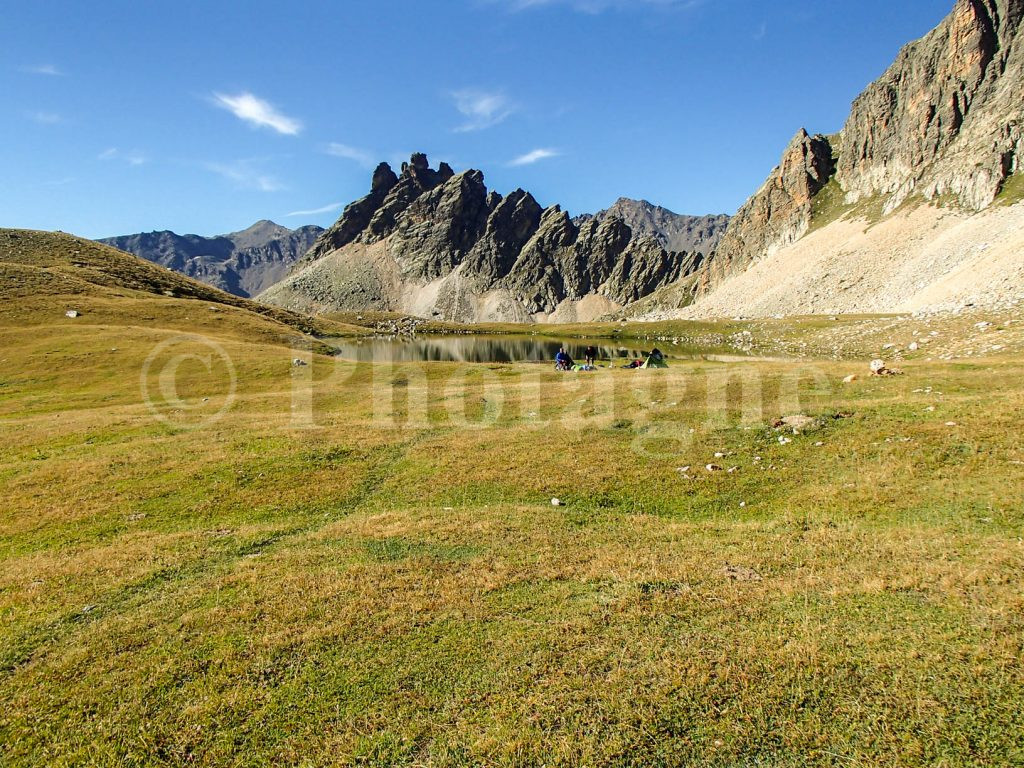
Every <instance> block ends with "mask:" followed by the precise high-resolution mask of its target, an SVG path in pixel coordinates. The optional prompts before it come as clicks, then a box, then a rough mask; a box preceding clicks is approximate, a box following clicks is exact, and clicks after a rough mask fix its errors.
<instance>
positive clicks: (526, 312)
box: [259, 154, 706, 322]
mask: <svg viewBox="0 0 1024 768" xmlns="http://www.w3.org/2000/svg"><path fill="white" fill-rule="evenodd" d="M622 207H623V208H625V207H626V206H625V205H623V206H622ZM662 210H663V209H662ZM630 215H631V216H633V220H634V222H636V224H637V230H636V231H634V229H632V228H631V227H630V225H629V224H628V223H627V222H626V221H624V220H623V218H621V217H620V216H619V215H617V214H616V213H615V212H613V211H607V212H603V213H602V214H600V215H599V216H597V217H586V218H585V220H576V221H574V220H573V219H571V218H570V217H569V215H568V214H567V213H566V212H565V211H563V210H562V208H561V207H560V206H557V205H553V206H551V207H549V208H546V209H545V208H542V207H541V206H540V204H539V203H538V202H537V201H536V200H535V199H534V198H533V196H532V195H531V194H530V193H529V192H524V191H523V190H521V189H517V190H515V191H513V192H511V193H510V194H509V195H507V196H506V197H502V196H501V195H500V194H498V193H497V192H494V191H488V189H487V187H486V186H485V185H484V175H483V173H481V172H480V171H477V170H469V171H465V172H463V173H459V174H456V173H455V172H454V171H453V170H452V169H451V168H450V167H449V166H448V165H447V164H445V163H441V165H440V166H439V167H438V169H437V170H434V169H432V168H430V165H429V163H428V162H427V158H426V156H425V155H422V154H415V155H413V156H412V159H411V161H410V162H408V163H403V165H402V173H401V175H400V176H399V175H396V174H395V173H394V171H392V169H391V168H390V166H388V165H387V164H386V163H381V165H380V166H378V167H377V170H376V172H375V173H374V174H373V182H372V184H371V189H370V194H369V195H367V196H366V197H364V198H362V199H361V200H358V201H356V202H354V203H352V204H351V205H349V206H348V207H347V208H346V209H345V211H344V213H343V214H342V216H341V218H340V219H339V220H338V221H337V223H335V224H334V225H333V226H332V227H331V228H330V229H328V230H327V231H325V232H324V233H323V234H322V235H321V236H320V237H319V238H318V239H317V242H316V244H315V245H314V246H313V248H312V249H311V250H310V252H309V253H308V254H307V256H306V258H305V259H303V260H302V261H301V262H300V263H299V264H298V265H296V267H295V269H293V271H292V274H291V275H289V276H288V278H287V279H285V280H283V281H282V282H281V283H279V284H277V285H275V286H273V287H272V288H270V289H269V290H268V291H266V292H264V293H263V294H261V295H260V296H259V298H260V300H262V301H266V302H269V303H273V304H277V305H279V306H282V307H287V308H291V309H297V310H301V311H303V312H312V313H317V312H330V311H335V310H389V311H398V312H407V313H410V314H416V315H420V316H427V317H430V316H433V317H439V318H442V319H445V320H454V321H462V322H478V321H510V322H526V321H531V320H537V321H549V322H561V321H586V320H592V319H594V318H596V317H598V316H601V315H604V314H606V313H608V312H611V311H615V310H617V309H619V308H620V307H622V306H625V305H627V304H629V303H631V302H634V301H636V300H637V299H639V298H641V297H643V296H647V295H648V294H650V293H651V292H652V291H654V290H656V289H657V288H659V287H660V286H662V285H665V284H666V283H670V282H672V281H674V280H677V279H679V278H680V277H683V276H685V275H688V274H690V273H692V272H693V271H694V270H695V269H696V268H697V267H698V266H699V265H700V263H701V261H702V260H703V258H704V256H703V254H702V253H700V252H693V251H673V250H669V249H667V248H666V247H665V246H664V245H663V244H662V242H660V240H659V238H661V237H664V238H666V241H668V240H670V239H671V240H674V241H676V242H678V241H680V240H681V239H682V238H683V237H684V234H683V233H684V231H685V230H686V226H687V225H686V224H685V223H683V222H680V221H676V220H675V219H672V218H671V217H672V216H674V214H671V213H670V212H668V211H665V212H664V215H662V214H659V213H658V211H657V210H656V209H654V207H653V206H651V212H650V214H649V215H648V214H647V213H646V212H645V211H644V210H643V209H642V208H640V209H637V210H636V211H630ZM662 219H663V220H664V221H665V222H666V223H667V224H668V225H669V226H668V228H667V229H666V231H665V232H661V231H659V230H658V229H657V227H656V226H655V223H654V222H656V221H658V220H662ZM641 228H642V229H643V231H641ZM697 229H698V228H697V227H692V230H693V231H692V232H691V238H692V239H694V240H701V242H705V240H706V238H704V239H701V237H698V236H697V235H696V230H697Z"/></svg>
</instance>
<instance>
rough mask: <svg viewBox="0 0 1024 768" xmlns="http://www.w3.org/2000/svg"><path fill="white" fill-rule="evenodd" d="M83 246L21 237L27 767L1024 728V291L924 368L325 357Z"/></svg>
mask: <svg viewBox="0 0 1024 768" xmlns="http://www.w3.org/2000/svg"><path fill="white" fill-rule="evenodd" d="M76 242H77V241H76ZM101 254H102V255H104V256H106V255H109V254H108V252H107V250H106V249H105V250H104V251H103V252H101ZM70 256H77V254H69V258H67V259H66V260H64V261H62V260H60V259H57V260H56V262H55V263H53V264H50V265H47V264H44V263H41V262H39V263H31V260H29V259H27V258H23V259H22V261H21V262H17V261H15V260H14V259H7V258H5V259H4V263H3V269H4V270H5V271H4V283H3V285H4V286H5V288H4V290H5V291H11V288H10V286H11V285H12V283H11V282H9V281H8V279H9V278H10V277H12V276H14V277H16V278H17V280H18V281H19V282H18V286H20V287H18V288H17V289H16V290H17V291H19V293H17V295H16V296H15V294H14V293H13V292H9V293H6V294H5V295H4V301H3V302H2V304H0V307H2V308H0V425H2V426H0V428H2V430H3V435H4V440H3V441H2V443H0V482H2V484H3V488H4V504H3V505H2V506H0V700H2V701H3V702H4V706H3V707H2V708H0V743H2V744H3V745H4V757H3V763H4V765H5V766H7V765H10V766H30V765H31V766H34V765H42V764H46V765H57V766H59V765H68V766H70V765H138V766H142V765H146V766H150V765H167V766H172V765H174V766H177V765H183V764H186V765H208V766H213V765H218V766H219V765H247V766H248V765H254V766H259V765H266V766H271V765H274V766H279V765H309V766H327V765H375V766H390V765H405V766H422V765H431V766H469V765H504V766H526V765H540V764H547V765H594V766H598V765H609V766H611V765H614V766H628V765H635V766H640V765H645V766H646V765H666V766H667V765H679V766H683V765H685V766H695V765H696V766H701V765H707V766H734V765H771V766H804V765H824V766H841V765H844V766H845V765H861V766H864V765H877V766H893V765H947V766H960V765H1010V764H1015V763H1020V762H1021V761H1022V760H1024V737H1022V734H1024V714H1022V713H1024V668H1022V666H1021V664H1020V659H1021V655H1022V652H1024V597H1022V595H1024V589H1022V587H1024V577H1022V574H1024V549H1022V545H1021V540H1022V538H1024V507H1022V504H1021V500H1020V489H1021V488H1022V487H1024V449H1022V446H1021V443H1020V439H1019V435H1020V434H1021V428H1022V425H1024V353H1022V352H1021V348H1020V346H1019V343H1018V337H1017V336H1015V335H1014V334H1016V330H1015V329H1017V328H1018V327H1019V324H1020V322H1021V321H1020V318H1002V319H1000V318H992V319H991V322H993V324H992V325H991V326H988V327H987V328H986V329H978V330H977V333H978V334H982V333H985V334H988V336H986V339H987V344H985V345H982V344H981V342H970V343H972V344H975V346H974V347H973V348H972V349H977V350H978V353H977V354H976V355H973V356H974V357H976V358H978V359H972V360H967V359H964V357H963V356H962V355H958V359H956V360H951V361H946V360H940V359H937V357H938V356H937V355H932V354H927V353H925V352H924V351H922V352H920V353H908V354H907V360H906V362H905V363H903V364H902V365H903V367H904V369H905V375H903V376H897V377H891V378H868V377H865V376H863V374H864V373H865V371H866V364H865V360H863V359H861V360H856V361H854V360H838V361H837V360H815V359H813V358H811V359H806V360H804V361H802V362H746V363H740V364H734V365H728V366H726V365H718V364H714V363H708V362H694V363H692V364H679V365H675V366H673V367H672V368H671V369H669V370H667V371H650V372H648V371H643V372H631V371H622V370H602V371H599V372H597V373H595V374H593V375H590V376H589V377H582V378H581V377H576V376H565V375H558V374H555V373H554V372H552V371H549V370H548V369H547V368H546V367H543V366H533V365H527V364H518V365H517V364H514V365H459V364H449V363H431V364H425V365H414V364H400V365H395V366H386V365H368V364H361V365H355V364H348V363H339V362H336V361H334V360H331V359H328V358H326V357H323V356H319V355H310V356H308V357H307V359H308V360H309V361H310V365H308V366H301V367H295V366H293V365H292V358H293V357H294V356H295V355H296V353H295V352H294V347H295V340H296V339H298V338H300V334H298V333H297V332H296V331H295V329H294V328H293V326H291V325H288V324H287V323H284V322H279V321H278V320H277V319H276V318H275V317H274V316H272V315H262V314H260V315H256V314H254V313H253V312H250V311H249V310H248V309H247V308H246V307H245V304H244V303H242V304H227V303H224V302H214V301H213V300H212V299H208V298H205V297H204V298H203V299H202V301H197V300H196V298H170V297H167V296H163V295H162V293H160V291H162V290H163V287H162V286H163V285H164V283H158V284H156V287H157V288H158V291H157V292H156V293H154V292H153V291H151V290H149V289H147V288H146V287H145V286H143V287H126V286H125V285H124V284H121V283H118V282H117V281H116V280H112V279H111V283H110V284H105V283H104V281H105V280H108V278H109V274H110V273H109V272H108V271H107V270H106V269H105V268H101V269H98V270H97V271H98V272H99V273H100V276H98V277H96V278H95V279H85V277H83V270H89V269H92V268H91V267H76V266H68V265H67V264H68V262H70V261H71V259H70ZM92 258H98V257H92ZM110 258H115V257H110ZM116 258H119V257H116ZM81 263H83V264H92V263H94V262H90V261H86V260H85V259H83V260H82V261H81ZM19 270H20V271H19ZM89 274H91V273H89ZM134 274H135V273H134V272H133V275H134ZM158 274H159V275H160V277H161V278H162V277H163V274H162V273H158ZM137 279H138V278H137V277H129V278H124V280H125V281H126V282H127V281H129V280H137ZM149 279H150V278H146V280H149ZM153 279H155V277H154V278H153ZM167 279H169V280H173V279H175V278H174V276H173V275H169V276H168V277H167ZM33 281H34V282H33ZM32 286H35V287H34V288H32ZM55 286H56V287H55ZM170 290H176V289H175V288H171V289H170ZM210 305H215V306H216V307H217V308H216V310H210V309H209V308H208V307H209V306H210ZM76 307H77V308H80V309H81V311H82V312H83V314H82V316H81V317H79V318H75V319H74V320H72V319H70V318H65V317H64V314H63V313H64V311H65V309H66V308H76ZM351 320H352V321H356V318H351ZM911 322H916V323H918V324H919V326H920V327H919V328H915V330H916V331H918V332H920V331H922V330H924V329H925V325H924V323H925V321H924V320H912V319H906V318H895V319H884V320H880V319H877V318H860V319H856V320H851V321H850V322H849V324H844V323H838V324H837V322H835V321H830V320H828V319H827V318H806V319H804V320H801V321H798V322H793V323H788V324H787V323H784V322H782V321H779V322H777V323H768V324H765V325H764V329H763V330H759V327H758V326H757V325H748V326H744V325H742V324H735V325H733V324H729V326H728V327H729V333H728V334H727V336H728V335H731V334H736V333H738V334H742V332H743V330H750V329H753V330H751V333H763V334H764V335H765V337H766V338H767V337H769V336H770V337H771V338H782V339H785V340H786V343H787V344H790V345H792V347H793V348H794V349H801V348H802V349H804V350H807V349H813V348H814V347H813V344H815V343H817V342H814V341H813V340H814V339H821V338H826V337H823V336H821V335H820V334H833V335H832V336H827V338H830V339H833V340H832V341H830V342H829V343H830V344H834V345H835V346H836V348H840V347H842V345H843V344H844V343H845V344H851V345H856V344H860V343H867V344H871V345H874V344H876V343H877V341H878V340H881V339H885V338H891V337H893V336H894V335H895V336H896V337H897V338H896V339H895V340H896V341H897V342H898V343H899V344H900V345H901V346H904V347H905V346H906V344H907V340H908V339H910V338H911V331H910V326H909V325H904V324H905V323H911ZM929 322H932V321H929ZM945 322H948V323H950V325H949V326H948V331H949V333H950V334H952V333H953V331H954V329H965V328H966V326H968V321H967V320H966V319H950V320H935V321H934V323H935V324H936V325H934V326H932V327H933V328H934V327H943V328H945V327H946V326H941V323H945ZM986 322H989V321H986ZM858 323H859V325H858ZM970 326H971V327H973V322H972V323H970ZM348 327H352V326H348ZM673 328H674V329H675V330H676V332H683V331H684V330H686V329H685V328H684V327H683V326H679V325H677V326H665V327H663V328H662V329H661V330H662V331H663V332H669V331H671V330H672V329H673ZM837 329H838V330H837ZM613 330H615V329H614V328H609V329H608V332H609V333H611V332H612V331H613ZM621 332H624V333H630V334H634V335H641V334H642V332H643V327H642V326H627V327H626V330H624V331H621ZM944 332H945V331H944ZM836 334H838V335H836ZM872 334H875V335H874V336H872ZM900 334H905V336H906V338H903V336H900ZM183 335H184V338H182V337H183ZM289 335H290V337H291V339H290V340H284V341H283V340H282V339H283V338H284V337H289ZM646 335H650V334H646ZM864 336H866V337H867V338H868V339H869V341H868V342H861V341H859V339H860V338H861V337H864ZM913 338H917V337H916V336H915V337H913ZM934 338H937V339H941V338H942V337H941V336H937V337H934ZM168 339H174V340H176V342H177V344H179V346H176V347H174V348H173V350H172V352H175V354H177V355H178V357H173V356H172V355H170V354H169V353H167V351H166V350H165V351H160V350H159V349H158V348H159V347H160V345H161V344H162V342H164V341H166V340H168ZM844 339H845V341H844ZM996 339H999V340H1000V341H999V343H996V344H993V343H992V342H993V341H995V340H996ZM808 340H812V341H811V342H808ZM808 343H811V345H812V346H811V347H808V346H806V345H807V344H808ZM932 343H933V344H940V343H943V342H940V341H935V342H932ZM949 343H950V344H951V345H953V346H951V347H949V348H950V349H952V348H954V347H955V344H953V341H950V342H949ZM956 343H960V342H956ZM964 343H967V342H964ZM801 344H804V345H805V346H804V347H801V346H800V345H801ZM926 346H927V345H926ZM995 346H998V347H1000V349H998V350H994V349H993V347H995ZM221 352H223V356H222V355H221ZM303 354H304V353H303ZM928 356H931V357H933V359H931V360H929V359H927V357H928ZM179 358H180V359H179ZM147 361H149V363H148V364H147ZM851 373H858V374H860V375H861V378H859V379H858V380H856V381H854V382H852V383H850V384H843V383H842V379H843V377H845V376H847V375H848V374H851ZM232 381H233V382H234V387H233V390H232ZM797 413H802V414H806V415H809V416H810V417H813V422H811V423H810V424H808V425H807V426H806V427H803V428H801V429H800V430H798V431H799V434H794V433H793V430H792V428H788V427H787V428H784V429H783V428H778V429H777V428H775V427H774V426H773V425H774V424H775V422H776V419H777V418H778V417H780V416H785V415H793V414H797ZM787 441H789V442H787ZM716 454H724V455H723V456H716ZM710 463H714V464H717V465H719V466H721V467H722V470H721V471H707V470H706V469H705V468H704V467H705V465H707V464H710ZM684 467H689V469H687V470H686V471H680V470H681V469H682V468H684ZM733 467H735V469H734V470H733V471H731V472H730V471H728V470H729V469H730V468H733ZM552 497H557V498H559V499H560V500H561V501H562V502H563V504H562V505H561V506H552V504H551V499H552Z"/></svg>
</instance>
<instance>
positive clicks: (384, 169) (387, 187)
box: [370, 163, 398, 196]
mask: <svg viewBox="0 0 1024 768" xmlns="http://www.w3.org/2000/svg"><path fill="white" fill-rule="evenodd" d="M397 183H398V176H396V175H395V172H394V171H393V170H391V166H390V165H388V164H387V163H381V164H380V165H378V166H377V168H376V169H375V170H374V172H373V182H372V183H371V184H370V194H379V195H381V196H383V195H386V194H387V193H388V192H390V191H391V188H392V187H393V186H395V184H397Z"/></svg>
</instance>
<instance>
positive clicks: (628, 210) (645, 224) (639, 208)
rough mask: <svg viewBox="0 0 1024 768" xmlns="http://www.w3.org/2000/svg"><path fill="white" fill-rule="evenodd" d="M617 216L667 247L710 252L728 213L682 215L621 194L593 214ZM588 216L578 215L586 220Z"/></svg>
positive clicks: (721, 233) (679, 250) (686, 250)
mask: <svg viewBox="0 0 1024 768" xmlns="http://www.w3.org/2000/svg"><path fill="white" fill-rule="evenodd" d="M610 217H614V218H618V219H621V220H622V221H624V222H626V224H627V225H629V227H630V229H632V230H633V231H634V232H635V233H637V234H638V235H644V236H647V237H652V238H654V239H655V240H657V241H658V243H659V244H660V245H661V246H662V247H663V248H665V249H666V250H668V251H676V252H692V251H699V252H700V253H703V254H710V253H711V252H712V251H713V250H714V249H715V247H716V246H717V245H718V241H719V239H720V238H721V237H722V235H723V234H724V232H725V228H726V225H727V224H728V223H729V217H728V216H726V215H724V214H712V215H709V216H684V215H682V214H678V213H674V212H673V211H670V210H669V209H667V208H663V207H662V206H660V205H655V204H654V203H651V202H648V201H647V200H632V199H630V198H628V197H620V198H619V199H618V200H616V201H615V203H613V204H612V206H611V207H610V208H607V209H605V210H603V211H600V212H598V213H597V214H595V215H594V216H593V218H595V219H598V220H601V219H605V218H610ZM587 218H590V217H580V221H581V222H582V221H585V220H586V219H587Z"/></svg>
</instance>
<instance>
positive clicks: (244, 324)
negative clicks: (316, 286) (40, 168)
mask: <svg viewBox="0 0 1024 768" xmlns="http://www.w3.org/2000/svg"><path fill="white" fill-rule="evenodd" d="M154 297H160V299H159V300H154ZM0 299H2V302H3V303H2V306H0V322H2V323H5V324H9V325H26V324H32V323H35V322H39V321H44V322H47V323H49V322H51V321H52V322H62V321H63V319H64V317H63V316H64V313H65V312H66V311H67V310H74V311H77V312H79V313H80V314H81V315H82V319H81V324H97V323H104V322H107V323H122V322H124V323H128V324H133V325H135V324H137V325H140V326H145V325H147V324H150V325H151V324H153V323H154V322H156V321H157V317H159V321H160V323H162V324H164V325H167V324H170V325H171V326H172V327H183V328H189V329H195V328H197V326H198V327H199V328H209V327H213V326H216V327H220V328H225V329H230V331H231V332H235V333H241V334H242V335H245V334H247V333H249V332H252V333H258V334H263V335H270V336H275V335H276V336H278V337H281V338H289V337H295V336H296V335H297V334H303V335H349V334H355V333H365V329H364V328H359V327H356V326H350V325H346V324H343V323H333V322H330V321H326V320H320V319H312V318H309V317H306V316H304V315H299V314H296V313H294V312H289V311H287V310H282V309H278V308H276V307H268V306H265V305H262V304H258V303H256V302H254V301H250V300H248V299H242V298H239V297H237V296H233V295H231V294H228V293H225V292H223V291H220V290H218V289H216V288H213V287H211V286H208V285H206V284H205V283H200V282H198V281H196V280H192V279H190V278H187V277H185V276H184V275H181V274H178V273H177V272H173V271H171V270H168V269H164V268H162V267H159V266H156V265H154V264H151V263H150V262H148V261H145V260H143V259H140V258H138V257H137V256H133V255H131V254H128V253H125V252H124V251H119V250H117V249H116V248H111V247H109V246H106V245H101V244H99V243H96V242H94V241H92V240H86V239H84V238H79V237H75V236H73V235H67V234H64V233H62V232H39V231H34V230H17V229H0ZM199 302H204V303H206V304H207V305H212V306H213V308H214V309H215V310H216V311H219V312H222V313H224V314H222V315H219V316H217V317H216V320H217V321H218V322H216V323H207V322H205V321H204V320H203V318H202V317H197V316H196V315H201V314H202V313H201V312H199V309H201V307H200V306H199ZM206 311H209V307H206ZM190 312H191V314H192V315H193V316H192V317H187V315H189V313H190ZM175 318H177V319H175ZM225 320H226V322H223V321H225Z"/></svg>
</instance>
